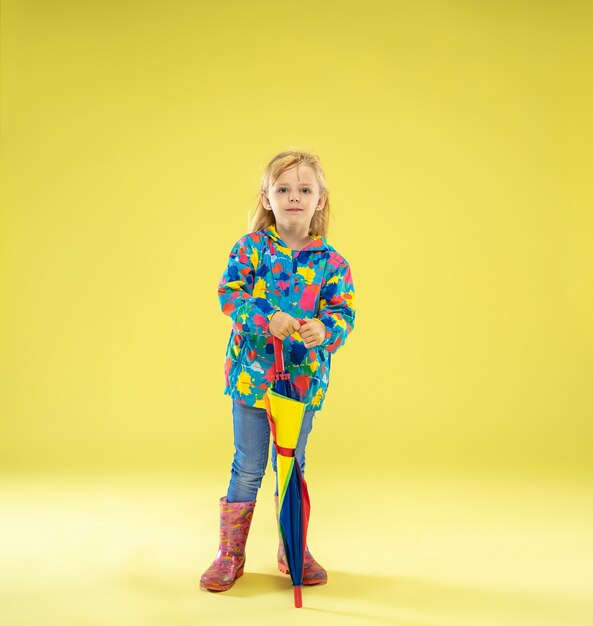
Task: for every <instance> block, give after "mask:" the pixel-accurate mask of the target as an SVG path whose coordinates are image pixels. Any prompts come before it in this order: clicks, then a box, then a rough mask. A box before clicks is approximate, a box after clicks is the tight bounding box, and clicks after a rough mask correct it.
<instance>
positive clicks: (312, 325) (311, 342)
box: [299, 319, 325, 348]
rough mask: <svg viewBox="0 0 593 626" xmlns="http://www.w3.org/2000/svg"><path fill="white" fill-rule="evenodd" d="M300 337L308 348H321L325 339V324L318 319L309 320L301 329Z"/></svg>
mask: <svg viewBox="0 0 593 626" xmlns="http://www.w3.org/2000/svg"><path fill="white" fill-rule="evenodd" d="M299 335H300V336H301V337H302V338H303V341H304V342H305V347H306V348H312V347H313V346H319V345H320V344H321V343H323V340H324V339H325V324H324V323H323V322H322V321H321V320H318V319H313V320H307V322H306V324H303V325H302V326H301V327H300V328H299Z"/></svg>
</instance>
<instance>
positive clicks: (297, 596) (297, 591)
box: [294, 586, 303, 609]
mask: <svg viewBox="0 0 593 626" xmlns="http://www.w3.org/2000/svg"><path fill="white" fill-rule="evenodd" d="M302 590H303V588H302V587H299V586H297V587H294V606H295V607H296V608H297V609H300V608H302V606H303V594H302V593H301V592H302Z"/></svg>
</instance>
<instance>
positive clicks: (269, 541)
mask: <svg viewBox="0 0 593 626" xmlns="http://www.w3.org/2000/svg"><path fill="white" fill-rule="evenodd" d="M221 482H224V481H218V483H219V484H220V483H221ZM213 483H214V481H212V480H209V481H208V482H207V483H206V481H205V479H204V478H203V477H202V478H200V476H193V477H191V476H187V475H186V476H161V477H155V476H149V475H146V476H139V477H138V476H137V477H132V476H129V475H127V476H109V477H107V476H99V477H97V476H95V477H88V476H87V477H79V478H78V479H76V480H75V479H73V478H72V477H71V476H70V477H59V476H20V477H19V476H12V477H8V476H5V477H3V478H1V479H0V490H1V491H0V497H1V499H0V554H1V562H2V566H1V569H0V588H1V589H2V600H1V602H0V624H2V625H3V626H20V625H27V626H29V625H30V626H42V625H43V626H54V625H55V626H87V625H88V626H92V625H95V624H96V625H97V626H98V625H101V626H104V625H109V626H117V625H120V624H121V625H122V626H135V625H139V626H140V625H142V626H153V625H155V626H156V625H163V626H178V625H179V626H180V625H188V626H189V625H192V626H196V625H202V624H206V625H208V624H235V623H236V624H241V625H243V624H264V625H267V624H270V625H271V624H282V625H291V624H297V623H298V624H322V623H323V624H324V625H325V626H331V625H332V624H359V625H360V624H397V625H401V626H429V625H435V626H437V625H447V626H449V625H450V626H465V625H468V626H482V625H492V626H506V625H515V624H517V625H520V626H531V625H533V626H547V625H549V624H557V625H558V626H572V625H577V624H579V625H580V624H582V625H583V626H585V625H586V626H590V625H591V624H593V599H592V597H593V594H592V593H591V590H592V589H593V539H592V529H593V503H592V498H591V489H590V486H589V485H585V484H581V485H579V484H577V483H576V482H575V481H555V482H553V483H549V482H548V483H547V484H546V481H543V480H542V481H540V482H535V481H531V482H529V481H517V480H516V479H513V480H509V481H508V482H505V481H502V480H501V481H493V480H491V479H490V480H486V479H483V478H479V477H473V478H472V479H469V478H468V477H464V478H443V477H441V478H438V479H437V478H434V477H431V476H425V477H417V476H416V477H414V476H393V477H391V479H390V480H388V479H387V478H384V482H383V483H382V484H381V483H380V482H379V481H378V480H377V478H376V477H374V478H363V477H360V476H359V477H353V476H345V475H344V474H340V475H336V476H333V477H325V478H324V479H322V480H320V479H316V482H315V484H314V485H313V484H310V492H311V499H312V517H311V526H310V533H309V539H310V541H309V545H310V547H311V550H312V552H313V554H314V555H315V556H316V558H317V559H318V560H319V561H320V562H321V563H322V564H323V565H324V566H325V567H326V568H327V569H328V573H329V583H328V584H327V585H324V586H321V587H316V588H306V589H305V590H304V591H303V604H304V608H303V609H301V610H297V609H294V608H293V607H292V590H291V587H290V584H289V579H288V577H286V576H283V575H282V574H280V573H279V572H278V571H277V570H276V569H275V560H274V557H275V550H276V535H275V526H274V524H275V522H274V519H273V517H274V506H273V500H272V496H271V494H272V489H273V484H272V477H270V476H266V478H265V481H264V486H263V487H262V490H261V492H260V498H259V501H258V504H257V507H256V510H255V515H254V521H253V525H252V530H251V535H250V537H249V542H248V552H247V555H248V557H247V565H246V572H245V575H244V576H243V578H241V579H240V580H239V581H238V582H237V584H236V585H235V587H234V588H233V589H232V590H230V591H228V592H226V593H221V594H212V593H208V592H203V591H199V590H198V580H199V577H200V574H201V572H202V571H203V570H204V569H205V568H206V567H207V566H208V565H209V564H210V562H211V561H212V559H213V558H214V554H215V552H216V541H217V532H218V518H217V499H218V496H219V495H220V494H219V493H218V490H215V489H214V488H213ZM349 494H351V495H349ZM385 494H387V495H385ZM344 512H347V515H344V514H343V513H344Z"/></svg>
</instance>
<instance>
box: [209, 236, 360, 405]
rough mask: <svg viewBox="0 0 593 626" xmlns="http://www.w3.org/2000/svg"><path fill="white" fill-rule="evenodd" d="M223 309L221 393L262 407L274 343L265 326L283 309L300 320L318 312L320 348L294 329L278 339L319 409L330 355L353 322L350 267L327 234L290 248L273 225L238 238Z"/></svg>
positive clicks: (221, 292)
mask: <svg viewBox="0 0 593 626" xmlns="http://www.w3.org/2000/svg"><path fill="white" fill-rule="evenodd" d="M218 297H219V301H220V306H221V309H222V312H223V313H225V314H226V315H228V316H229V317H230V318H231V320H232V322H233V324H232V330H231V335H230V337H229V341H228V344H227V349H226V356H225V367H224V375H225V388H224V393H225V394H226V395H229V396H231V397H232V398H234V399H236V400H239V401H240V402H243V403H244V404H247V405H249V406H255V407H259V408H265V404H264V401H263V396H264V394H265V392H266V390H267V389H268V387H269V386H270V384H271V383H272V381H273V378H274V373H275V366H274V349H273V344H272V335H271V334H270V332H269V328H268V324H269V321H270V318H271V317H272V315H273V314H274V313H275V312H276V311H278V310H280V311H284V312H286V313H289V314H290V315H292V316H293V317H295V318H297V319H312V318H315V317H316V318H317V319H318V320H320V321H322V322H323V323H324V325H325V328H326V333H325V339H324V340H323V342H322V344H321V345H319V346H314V347H312V348H306V347H305V344H304V342H303V341H302V339H301V337H300V335H299V334H298V331H297V332H295V333H294V334H293V335H291V336H290V337H287V338H286V339H285V340H284V342H283V348H284V364H285V368H286V370H287V371H288V372H289V373H290V377H291V380H292V382H293V383H294V384H295V385H296V386H297V387H298V389H299V390H300V392H301V394H302V395H301V399H302V401H303V402H305V403H307V404H308V405H309V406H308V408H309V409H315V410H320V409H321V407H322V406H323V401H324V398H325V394H326V391H327V387H328V384H329V373H330V365H331V357H332V354H334V353H335V352H336V351H337V350H338V348H340V347H341V346H343V345H344V342H345V341H346V338H347V337H348V335H349V333H350V332H352V330H353V328H354V319H355V316H356V313H355V309H354V285H353V282H352V274H351V272H350V266H349V265H348V262H347V261H346V259H345V258H344V257H343V256H342V255H341V254H339V253H338V252H337V251H336V250H335V248H333V247H332V246H330V245H329V244H328V243H327V240H326V239H325V237H318V238H317V239H314V241H312V242H311V243H310V244H309V245H307V246H306V247H305V248H303V249H302V250H299V251H295V250H291V249H290V248H289V247H288V246H287V245H286V244H285V242H284V241H282V239H281V238H280V236H279V234H278V232H277V230H276V228H275V226H274V225H272V226H269V227H268V228H265V229H263V230H259V231H257V232H254V233H249V234H247V235H245V236H243V237H242V238H241V239H239V241H237V243H235V245H234V246H233V248H232V249H231V252H230V254H229V260H228V266H227V268H226V270H225V272H224V274H223V276H222V278H221V280H220V284H219V285H218Z"/></svg>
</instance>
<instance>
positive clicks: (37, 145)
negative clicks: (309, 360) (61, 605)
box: [0, 0, 593, 623]
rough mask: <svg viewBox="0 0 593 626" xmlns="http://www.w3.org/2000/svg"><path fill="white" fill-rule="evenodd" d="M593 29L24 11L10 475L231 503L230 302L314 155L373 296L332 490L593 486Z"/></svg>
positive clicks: (5, 390) (311, 7) (272, 13)
mask: <svg viewBox="0 0 593 626" xmlns="http://www.w3.org/2000/svg"><path fill="white" fill-rule="evenodd" d="M592 25H593V20H592V14H591V6H590V4H589V3H586V2H545V3H538V2H508V3H507V2H496V3H495V2H490V3H469V2H463V1H452V0H449V1H444V2H436V1H434V2H422V3H401V2H376V1H370V2H366V3H363V4H360V3H354V2H311V1H304V2H299V3H296V4H295V3H283V2H253V3H245V2H227V3H221V4H218V3H201V2H191V1H186V2H179V1H177V2H171V3H168V4H165V3H157V2H113V1H108V2H66V1H56V0H52V1H49V2H35V1H32V0H22V1H19V2H15V1H4V2H3V3H2V26H1V28H2V32H1V39H2V68H1V69H2V93H1V98H2V100H1V107H2V157H1V158H2V181H1V182H2V190H1V194H2V196H1V201H2V208H1V216H0V219H1V221H0V228H1V230H0V237H1V240H0V245H1V266H0V271H1V274H0V280H1V307H0V316H1V333H2V335H1V357H0V359H1V362H0V367H1V370H0V403H1V404H0V410H1V424H2V426H1V428H2V431H1V436H0V467H1V470H2V475H3V476H4V479H5V480H7V481H8V480H9V479H10V480H12V479H14V480H17V479H19V477H20V476H24V475H25V474H27V475H30V476H33V477H35V476H41V475H42V474H43V475H48V474H49V473H55V474H56V475H57V474H59V475H60V476H62V479H65V480H66V482H68V479H69V477H70V478H71V479H72V480H73V479H74V477H76V476H78V475H80V474H81V473H94V474H98V475H99V476H108V475H112V474H113V473H118V472H136V473H139V474H140V475H141V476H142V473H143V472H145V476H147V477H149V476H153V475H154V474H155V473H156V474H163V473H166V472H171V473H172V474H175V475H179V476H185V480H188V477H190V478H189V480H190V481H191V480H192V478H191V477H194V478H195V479H196V480H200V481H206V482H207V483H208V484H209V485H210V486H211V489H212V493H213V494H220V495H222V493H223V492H224V490H225V489H226V485H227V481H228V471H229V467H230V460H231V454H232V430H231V421H230V420H231V417H230V415H231V414H230V400H229V399H228V398H227V397H225V396H223V395H222V389H223V382H224V381H223V361H224V349H225V346H226V342H227V339H228V334H229V332H230V320H229V318H227V317H225V316H223V314H222V313H221V312H220V309H219V305H218V300H217V293H216V288H217V284H218V280H219V279H220V276H221V274H222V271H223V270H224V267H225V264H226V260H227V256H228V252H229V250H230V248H231V246H232V244H233V243H234V242H235V241H236V240H237V239H238V238H239V237H240V236H242V235H243V234H244V233H245V232H247V212H248V211H249V210H250V209H251V208H252V207H253V206H254V205H255V202H256V200H257V194H258V190H259V181H260V177H261V174H262V173H263V170H264V167H265V165H266V163H267V162H268V160H269V159H270V158H271V157H272V156H273V155H274V154H276V153H277V152H280V151H282V150H285V149H288V148H292V147H294V148H298V149H304V150H311V151H313V152H315V153H317V154H319V156H320V157H321V160H322V163H323V165H324V168H325V172H326V175H327V180H328V185H329V190H330V198H331V205H332V211H333V218H332V222H331V230H330V233H329V237H328V239H329V241H330V243H332V244H333V245H334V246H335V247H336V248H337V249H338V250H339V251H340V252H341V253H342V254H343V255H344V256H345V257H346V258H347V259H348V261H349V262H350V264H351V268H352V273H353V278H354V282H355V286H356V290H357V321H356V329H355V331H354V332H353V334H352V335H351V336H350V337H349V339H348V341H347V343H346V345H345V346H344V347H343V348H341V349H340V350H339V351H338V353H337V354H336V355H335V358H334V359H333V363H332V379H331V383H330V388H329V391H328V397H327V400H326V403H325V406H324V409H323V410H322V411H321V413H320V414H319V415H318V418H317V420H316V422H315V426H314V429H313V434H312V436H311V440H310V446H309V476H310V479H309V480H310V481H311V482H312V483H314V481H316V480H317V481H318V484H319V485H323V484H325V483H323V481H324V480H326V481H327V480H329V478H328V477H330V476H331V477H333V478H332V480H333V481H334V485H336V484H337V485H340V484H342V482H341V481H346V480H347V477H348V476H350V477H352V476H354V475H356V476H363V477H364V480H363V481H362V482H361V485H364V484H365V481H366V484H371V483H373V482H374V483H377V482H379V483H380V481H384V483H381V484H383V485H384V488H385V490H384V491H382V492H381V493H383V494H385V493H390V492H389V485H391V484H395V482H396V480H397V477H401V476H403V475H406V474H407V473H413V474H418V475H426V476H435V477H436V476H443V475H445V474H451V475H456V476H459V477H465V478H473V477H475V476H476V475H479V476H490V477H494V478H495V479H496V477H499V478H500V479H501V480H502V479H503V478H504V479H505V480H508V481H509V484H512V483H513V481H517V480H523V479H525V478H528V479H529V480H532V479H533V481H535V482H534V484H538V481H539V483H540V484H543V483H546V484H547V483H551V482H557V481H559V480H562V481H566V484H569V485H573V486H574V485H576V484H580V482H581V480H582V479H583V478H585V479H587V478H588V477H589V476H591V474H592V472H593V455H592V454H591V441H592V436H593V432H592V431H593V426H592V424H593V420H592V417H593V396H592V389H593V386H592V380H593V323H592V320H593V210H592V205H593V203H592V200H593V185H592V182H593V180H592V175H591V172H592V169H591V168H592V166H593V158H592V150H591V146H592V139H593V124H592V119H593V118H592V113H593V85H592V79H591V60H592V52H593V45H592V44H591V41H593V38H592V36H593V33H592V30H593V28H592ZM64 477H65V478H64ZM34 480H36V479H35V478H34ZM146 480H147V482H150V480H151V479H149V478H147V479H146ZM10 484H12V483H10ZM419 484H420V485H422V483H419ZM501 484H502V483H501ZM329 488H331V485H329ZM343 489H344V487H343V486H342V487H341V491H340V492H341V493H344V491H343ZM361 489H363V490H364V487H361ZM17 492H18V489H17ZM190 492H191V490H190ZM188 493H189V492H188ZM313 497H314V496H313ZM213 498H214V496H213V497H212V499H210V500H209V501H208V502H209V504H208V506H210V505H211V506H212V509H211V511H210V512H209V513H208V514H210V513H211V514H212V518H213V519H212V523H213V526H212V528H214V524H216V520H215V519H214V517H215V515H216V500H215V499H213ZM545 500H546V497H545V495H542V502H544V501H545ZM394 506H395V505H394ZM398 506H399V505H398ZM401 506H402V507H405V506H406V505H405V503H402V504H401ZM444 506H445V508H446V505H444ZM330 512H331V511H330V510H329V509H328V514H330ZM369 515H370V513H369ZM322 523H323V522H322V521H321V520H320V521H319V522H318V525H320V526H321V525H322ZM15 524H16V525H17V526H18V524H17V522H15ZM214 532H215V531H214ZM212 538H213V541H214V534H213V535H212ZM204 550H205V552H204V554H206V552H208V554H209V557H208V558H211V556H213V554H214V552H212V555H210V552H211V551H212V550H213V546H210V545H208V546H207V547H205V548H204ZM202 565H203V567H202ZM206 565H207V563H201V562H200V563H199V564H198V565H197V566H196V572H197V573H199V570H201V569H204V568H205V567H206ZM246 584H247V583H246ZM433 591H434V589H433ZM457 623H461V621H459V619H458V620H457ZM474 623H475V622H474ZM540 623H541V622H540Z"/></svg>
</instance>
